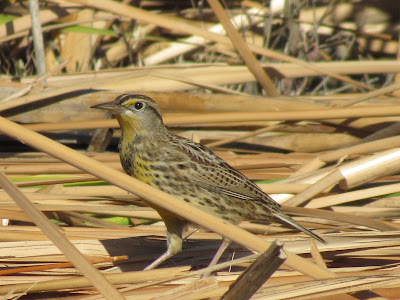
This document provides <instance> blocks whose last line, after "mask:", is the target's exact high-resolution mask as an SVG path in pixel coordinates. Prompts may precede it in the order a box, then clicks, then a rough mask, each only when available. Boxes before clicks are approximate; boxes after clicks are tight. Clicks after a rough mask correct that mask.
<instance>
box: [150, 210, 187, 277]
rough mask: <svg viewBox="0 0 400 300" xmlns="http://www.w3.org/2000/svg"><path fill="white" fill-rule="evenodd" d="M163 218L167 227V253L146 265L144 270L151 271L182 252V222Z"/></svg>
mask: <svg viewBox="0 0 400 300" xmlns="http://www.w3.org/2000/svg"><path fill="white" fill-rule="evenodd" d="M162 218H163V221H164V223H165V225H166V226H167V251H166V252H165V253H164V254H163V255H161V256H160V257H159V258H157V259H156V260H155V261H153V262H152V263H151V264H150V265H148V266H147V267H146V268H145V270H152V269H154V268H156V267H158V266H159V265H160V264H162V263H163V262H164V261H166V260H167V259H168V258H170V257H172V256H174V255H175V254H177V253H179V252H181V251H182V231H183V227H184V223H183V221H181V220H179V219H176V218H169V217H168V218H167V217H166V218H164V217H162Z"/></svg>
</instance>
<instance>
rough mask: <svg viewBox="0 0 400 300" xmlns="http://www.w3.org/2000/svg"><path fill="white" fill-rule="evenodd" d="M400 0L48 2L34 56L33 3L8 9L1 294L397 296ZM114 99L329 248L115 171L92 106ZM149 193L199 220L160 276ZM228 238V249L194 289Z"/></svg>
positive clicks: (3, 30)
mask: <svg viewBox="0 0 400 300" xmlns="http://www.w3.org/2000/svg"><path fill="white" fill-rule="evenodd" d="M32 2H33V1H32ZM397 2H398V1H395V0H385V1H372V0H371V1H351V0H346V1H336V0H331V1H328V0H326V1H275V0H271V1H225V2H223V3H222V2H220V1H217V0H208V1H125V0H124V1H121V2H117V1H111V0H67V1H63V0H52V1H45V2H40V7H39V16H40V24H41V29H42V31H43V36H44V50H45V51H44V53H43V54H44V55H43V57H44V59H43V60H41V59H40V57H39V56H37V55H36V54H37V53H36V52H38V51H34V43H33V42H34V38H33V36H34V35H33V34H32V32H34V30H32V24H34V22H33V23H32V22H31V17H30V14H29V11H28V1H12V0H11V1H7V2H3V3H1V4H0V8H1V12H2V14H1V15H0V21H1V23H0V24H1V25H0V99H1V100H0V112H1V116H2V117H1V118H0V131H1V132H2V133H3V134H2V135H1V136H0V139H1V141H2V143H1V146H0V147H1V152H0V170H1V172H0V186H1V187H2V190H0V218H1V219H2V225H3V226H2V227H0V240H1V243H0V259H1V261H0V266H1V268H0V275H1V280H0V294H1V295H3V296H2V297H4V299H13V298H15V299H16V298H18V297H21V298H22V299H37V298H39V297H40V298H41V299H61V298H68V299H89V298H90V299H101V298H104V297H106V298H115V299H117V298H120V299H123V297H126V298H132V299H133V298H134V299H208V298H210V299H220V298H222V297H224V299H238V298H241V299H244V298H248V297H251V296H252V295H251V293H252V292H256V293H255V294H254V295H253V296H252V299H293V298H296V299H309V298H316V299H354V298H356V299H368V298H374V297H375V298H379V297H380V298H381V299H396V298H399V297H400V282H399V278H398V275H397V274H398V268H399V262H398V260H399V258H400V256H399V251H400V246H399V245H400V237H399V230H400V225H399V220H400V217H399V216H400V210H399V208H400V205H399V204H398V203H397V202H398V192H399V191H400V184H399V183H398V181H399V176H398V173H399V171H400V158H399V157H400V137H398V133H399V125H398V124H399V123H398V122H399V115H400V100H399V92H398V90H399V88H400V83H399V78H398V73H399V71H400V62H399V61H398V59H397V56H398V51H399V50H398V49H399V48H398V31H399V24H398V23H396V22H398V19H399V14H400V8H399V4H398V3H397ZM283 3H285V4H286V5H284V4H283ZM221 4H223V5H224V7H222V6H221ZM229 19H230V20H231V21H232V22H233V24H234V26H233V25H232V23H231V22H230V21H229ZM39 65H42V67H44V70H45V71H44V72H42V73H41V72H40V68H39V67H38V66H39ZM125 92H134V93H143V94H146V95H148V96H150V97H152V98H153V99H155V100H156V101H157V102H158V103H159V104H160V106H161V109H162V111H163V113H164V120H165V123H166V124H167V125H168V127H169V128H170V129H171V130H173V131H175V132H177V133H178V134H181V135H183V136H185V137H188V138H191V139H194V140H196V141H200V142H201V143H203V144H205V145H208V146H209V147H211V148H212V149H213V150H215V151H216V152H217V153H218V154H219V155H220V156H221V157H222V158H224V159H225V160H226V161H227V162H228V163H229V164H231V165H232V166H233V167H235V168H237V169H239V170H240V171H241V172H242V173H244V174H245V175H246V176H248V177H249V178H251V179H252V180H255V181H256V182H257V183H258V184H260V186H261V187H262V188H263V189H264V190H265V191H266V192H267V193H269V194H271V195H272V196H273V197H274V199H276V201H278V202H280V203H282V204H283V205H285V206H286V207H285V210H286V212H287V213H289V214H291V215H293V216H295V218H296V219H297V220H298V221H300V222H301V223H302V224H303V225H305V226H307V227H308V228H311V229H313V231H315V232H316V233H318V234H319V235H321V236H323V237H324V238H325V239H326V240H327V241H328V244H327V245H322V244H319V243H318V244H316V243H314V241H310V239H308V237H306V236H305V235H304V234H300V233H298V232H295V231H294V230H292V229H291V228H286V227H283V226H280V225H278V224H272V225H268V224H262V223H254V222H244V223H242V224H241V225H240V228H238V227H235V226H233V225H229V224H225V223H224V222H222V221H221V220H219V219H217V218H215V217H212V216H208V215H207V214H205V213H204V212H202V211H199V210H197V209H194V208H191V207H190V206H188V204H186V203H182V204H181V203H179V202H178V203H177V202H176V201H175V200H174V198H173V197H171V196H167V195H164V194H163V193H161V192H159V191H157V190H153V189H152V188H150V187H148V186H146V185H145V184H142V183H140V182H137V181H136V180H134V179H132V178H129V177H128V176H126V175H124V174H123V173H122V172H120V171H121V166H120V163H119V157H118V153H117V148H116V144H117V139H118V137H119V135H120V132H119V129H118V124H117V122H116V121H115V120H114V119H113V118H111V116H110V115H105V114H104V113H103V112H101V111H97V110H96V111H95V110H90V109H89V107H90V106H91V105H94V104H97V103H102V102H106V101H110V100H112V99H114V98H115V97H116V96H118V95H119V94H121V93H125ZM109 128H113V131H110V130H109ZM62 144H64V145H66V146H67V147H65V146H63V145H62ZM4 174H6V175H7V176H5V175H4ZM10 179H11V180H12V182H11V181H10ZM267 180H268V181H267ZM17 187H19V188H17ZM143 200H145V201H147V202H150V203H157V204H159V205H163V206H165V207H166V208H168V209H170V210H172V211H174V212H175V213H177V214H178V215H180V216H182V217H185V218H187V219H189V220H191V221H192V222H194V223H195V224H198V225H200V227H201V228H202V229H197V228H193V230H192V231H189V232H188V233H187V234H188V237H187V241H186V243H185V245H184V251H183V252H182V253H180V254H179V255H177V256H176V257H174V258H172V259H170V260H168V261H167V262H166V263H165V264H163V265H162V266H161V267H160V268H158V269H156V270H152V271H141V270H142V269H143V267H144V266H146V265H148V264H149V263H150V262H151V261H152V260H154V259H155V258H156V257H158V256H159V254H160V253H162V252H163V251H164V250H165V226H164V225H163V223H162V222H159V220H160V217H159V216H158V215H157V213H156V212H155V211H153V210H152V209H150V208H148V207H147V206H146V205H145V203H144V201H143ZM32 203H34V206H33V205H32ZM40 211H41V212H43V213H44V215H43V214H41V213H40ZM49 219H50V220H52V222H49ZM54 224H57V226H55V225H54ZM243 229H245V230H243ZM221 235H223V236H226V237H228V238H230V239H232V240H233V241H234V242H235V243H236V244H235V245H233V246H231V247H230V248H229V250H228V251H227V253H226V254H225V256H224V257H223V259H222V260H221V263H220V264H219V265H217V266H216V268H215V269H213V271H215V272H216V273H214V274H215V276H211V277H205V278H203V277H202V275H203V274H206V273H207V272H209V271H210V270H208V269H204V267H205V266H207V265H208V263H209V260H210V259H211V258H212V256H213V255H214V253H215V251H216V250H217V248H218V246H219V243H220V239H221ZM277 239H278V241H277ZM68 241H70V242H71V243H72V245H74V246H75V247H73V246H72V245H71V244H70V243H69V242H68ZM275 241H277V242H275ZM280 242H283V243H284V246H283V248H282V249H281V244H280ZM75 249H78V250H79V251H76V250H75ZM267 249H269V251H270V252H266V251H267ZM252 251H254V252H257V253H263V255H261V256H259V255H254V254H253V253H252ZM271 257H272V258H271ZM257 258H258V259H257ZM256 259H257V260H256ZM254 261H256V263H253V262H254ZM282 261H283V264H282V265H281V263H282ZM89 262H90V263H89ZM91 264H92V265H93V266H95V268H92V267H91ZM115 266H117V267H118V269H116V268H114V267H115ZM96 269H97V270H100V272H101V273H102V274H103V275H104V276H102V275H100V272H98V271H97V270H96ZM116 270H117V271H118V270H122V271H123V273H118V272H115V271H116ZM245 270H247V273H245ZM112 271H114V272H112ZM249 274H250V275H249ZM271 274H272V276H271V277H269V276H270V275H271ZM252 276H253V277H252ZM267 277H269V278H267ZM252 278H256V279H257V280H256V281H252V280H253V279H252ZM264 282H265V283H264ZM243 286H244V287H246V286H261V287H260V288H259V289H258V290H257V291H250V289H249V290H248V291H247V290H246V289H245V288H243ZM113 287H114V288H113ZM115 288H117V289H118V292H117V290H116V289H115ZM229 289H230V291H229V292H228V290H229Z"/></svg>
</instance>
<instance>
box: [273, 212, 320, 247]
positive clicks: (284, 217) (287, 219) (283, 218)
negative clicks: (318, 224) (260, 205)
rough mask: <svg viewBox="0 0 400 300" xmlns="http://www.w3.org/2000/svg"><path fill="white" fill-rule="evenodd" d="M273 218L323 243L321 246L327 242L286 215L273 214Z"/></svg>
mask: <svg viewBox="0 0 400 300" xmlns="http://www.w3.org/2000/svg"><path fill="white" fill-rule="evenodd" d="M274 217H275V218H277V219H279V220H281V221H282V222H284V223H286V224H288V225H290V226H292V227H294V228H296V229H299V230H301V231H303V232H304V233H307V234H308V235H309V236H311V237H313V238H314V239H316V240H317V241H319V242H321V243H323V244H327V242H326V241H325V240H324V239H323V238H321V237H320V236H318V235H316V234H315V233H313V232H312V231H311V230H309V229H307V228H305V227H304V226H302V225H300V224H299V223H297V222H296V221H295V220H293V219H292V218H291V217H289V216H288V215H285V214H283V213H275V214H274Z"/></svg>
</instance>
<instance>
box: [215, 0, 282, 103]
mask: <svg viewBox="0 0 400 300" xmlns="http://www.w3.org/2000/svg"><path fill="white" fill-rule="evenodd" d="M208 4H209V5H210V6H211V8H212V10H213V11H214V13H215V14H216V16H217V17H218V19H219V21H220V22H221V24H222V26H224V29H225V32H226V33H227V35H228V37H229V39H230V40H231V43H232V44H233V46H234V47H235V49H236V50H237V52H239V54H240V56H241V57H242V59H243V61H244V62H245V63H246V65H247V67H248V68H249V70H250V72H251V73H253V75H254V77H255V78H256V79H257V81H258V82H259V84H260V85H261V86H262V87H263V89H264V91H265V93H266V94H267V95H268V96H273V97H278V96H280V94H279V92H278V90H277V89H276V88H275V86H274V84H273V83H272V80H271V79H270V78H269V76H268V75H267V73H266V72H265V70H264V69H263V68H262V67H261V65H260V63H259V62H258V60H257V59H256V57H255V56H254V54H253V52H251V51H250V49H249V47H248V46H247V44H246V42H245V41H244V39H243V37H242V36H241V35H240V34H239V32H238V31H237V30H236V28H235V27H234V26H233V24H232V22H231V19H230V18H229V16H228V14H227V13H226V12H225V10H224V8H223V7H222V5H221V4H220V2H219V0H208Z"/></svg>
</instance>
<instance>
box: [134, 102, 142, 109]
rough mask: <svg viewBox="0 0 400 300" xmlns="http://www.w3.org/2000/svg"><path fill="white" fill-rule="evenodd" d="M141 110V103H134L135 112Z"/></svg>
mask: <svg viewBox="0 0 400 300" xmlns="http://www.w3.org/2000/svg"><path fill="white" fill-rule="evenodd" d="M142 108H143V103H142V102H136V103H135V109H136V110H141V109H142Z"/></svg>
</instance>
